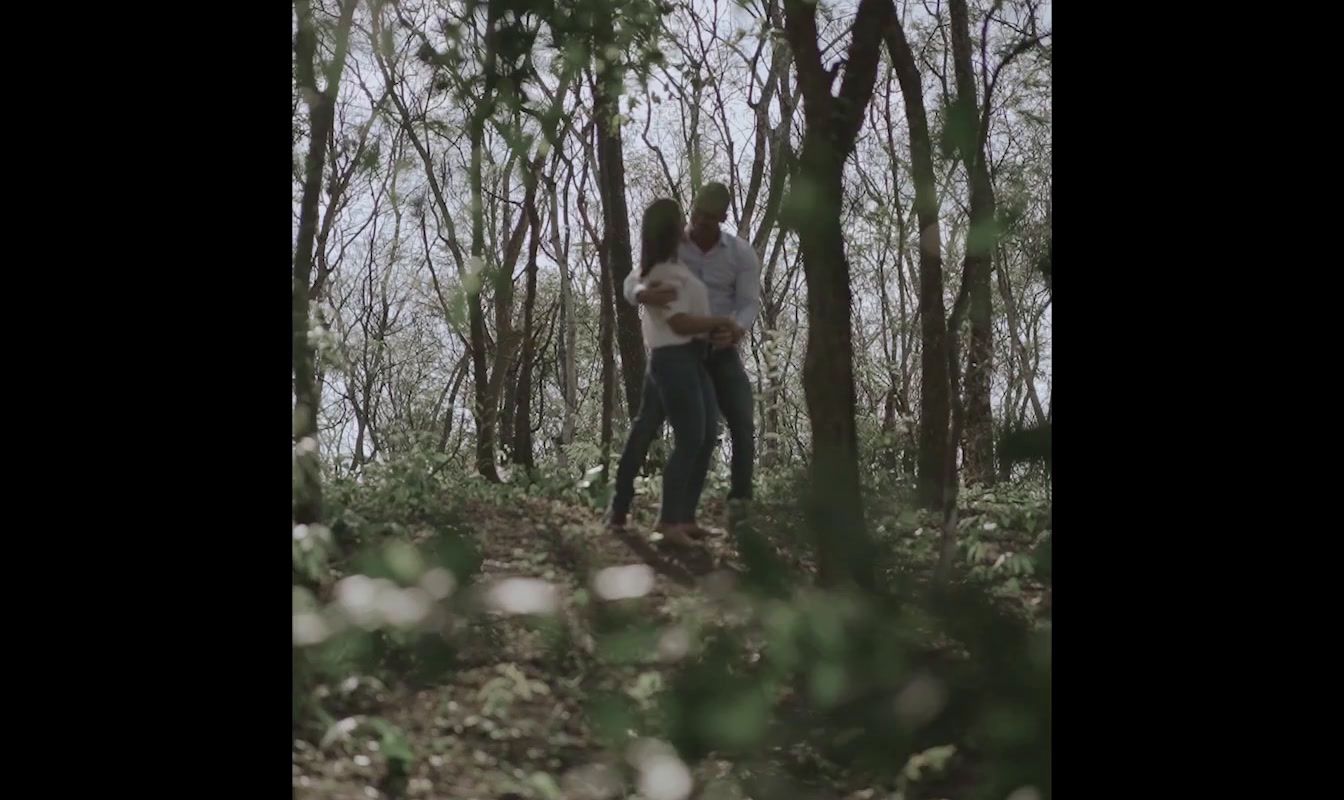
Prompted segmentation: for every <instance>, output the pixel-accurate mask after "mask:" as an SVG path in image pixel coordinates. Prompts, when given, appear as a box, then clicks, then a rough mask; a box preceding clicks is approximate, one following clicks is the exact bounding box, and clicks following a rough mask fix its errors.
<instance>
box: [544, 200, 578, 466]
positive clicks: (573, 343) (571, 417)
mask: <svg viewBox="0 0 1344 800" xmlns="http://www.w3.org/2000/svg"><path fill="white" fill-rule="evenodd" d="M550 190H551V249H552V250H553V251H554V252H555V260H556V262H557V263H558V265H559V267H560V316H561V321H562V323H563V324H562V326H561V332H560V341H561V348H560V349H561V356H560V360H561V362H562V363H561V368H562V370H563V375H564V381H563V383H564V385H563V387H562V388H563V392H564V397H565V417H564V420H563V421H562V422H561V423H560V448H559V450H558V452H557V460H558V461H559V463H560V466H561V467H564V466H566V464H567V456H566V453H565V447H566V446H568V445H569V444H571V443H572V442H573V441H574V423H575V418H576V417H577V416H578V413H579V399H578V398H579V395H578V391H579V389H578V383H579V372H578V364H577V358H578V357H577V355H576V354H575V348H576V347H577V344H578V338H579V322H578V319H577V318H576V317H575V316H574V279H573V274H572V272H571V271H570V268H569V253H568V251H567V249H566V248H565V247H564V244H563V243H562V242H561V240H560V214H559V205H560V204H559V200H558V198H557V197H556V191H555V184H553V183H552V184H551V186H550ZM566 194H568V184H566ZM565 213H566V214H568V213H569V212H568V206H566V212H565Z"/></svg>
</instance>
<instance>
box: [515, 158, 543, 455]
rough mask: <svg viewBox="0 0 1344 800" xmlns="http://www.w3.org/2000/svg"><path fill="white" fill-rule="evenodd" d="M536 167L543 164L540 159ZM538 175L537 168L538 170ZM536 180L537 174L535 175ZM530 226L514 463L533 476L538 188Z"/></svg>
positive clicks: (531, 203) (532, 201) (529, 205)
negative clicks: (534, 330) (533, 317)
mask: <svg viewBox="0 0 1344 800" xmlns="http://www.w3.org/2000/svg"><path fill="white" fill-rule="evenodd" d="M534 166H535V167H538V168H539V167H540V166H541V159H539V158H538V159H537V163H536V164H535V165H534ZM533 174H534V176H535V171H534V173H533ZM532 180H533V181H535V180H536V177H533V178H532ZM526 213H527V220H528V226H529V227H530V228H531V229H532V233H531V236H530V237H529V239H528V246H527V289H526V290H525V292H526V293H525V295H524V297H523V355H522V363H521V364H519V366H518V394H517V398H518V399H517V402H516V403H515V416H514V421H513V424H514V427H513V463H515V464H518V465H520V466H522V467H523V468H524V469H525V470H527V474H528V475H529V476H531V474H532V470H533V469H534V468H535V464H534V463H533V461H532V361H533V360H534V359H535V351H536V342H535V341H534V337H535V333H534V332H533V330H532V314H533V309H534V308H535V307H536V304H537V248H538V247H539V246H540V245H541V218H540V216H539V215H538V214H537V198H536V194H535V191H534V192H529V202H528V203H527V206H526Z"/></svg>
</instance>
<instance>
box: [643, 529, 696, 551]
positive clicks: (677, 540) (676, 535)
mask: <svg viewBox="0 0 1344 800" xmlns="http://www.w3.org/2000/svg"><path fill="white" fill-rule="evenodd" d="M689 528H690V526H689V525H687V524H686V523H677V524H670V525H669V524H662V523H660V524H659V525H658V526H657V527H656V528H654V530H655V531H657V532H659V533H661V534H662V535H663V541H665V542H667V543H668V544H671V545H673V546H675V547H687V548H695V547H697V546H698V545H697V544H696V542H695V540H694V539H692V538H691V536H690V532H689Z"/></svg>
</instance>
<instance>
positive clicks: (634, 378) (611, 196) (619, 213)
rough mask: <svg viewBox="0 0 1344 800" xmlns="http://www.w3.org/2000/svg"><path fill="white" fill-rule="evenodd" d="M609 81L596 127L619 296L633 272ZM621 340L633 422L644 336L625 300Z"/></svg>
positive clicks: (603, 83) (619, 321) (605, 237)
mask: <svg viewBox="0 0 1344 800" xmlns="http://www.w3.org/2000/svg"><path fill="white" fill-rule="evenodd" d="M609 80H610V79H609V78H607V77H603V78H600V79H599V80H598V81H597V84H596V86H595V89H594V91H595V94H596V98H597V102H596V106H597V107H596V109H595V110H594V115H595V116H594V121H595V122H596V126H597V172H598V186H599V191H600V194H601V197H602V230H603V234H602V242H603V250H604V252H605V253H606V259H605V264H604V267H603V268H604V269H605V270H606V271H608V272H609V273H610V275H609V277H608V280H609V281H610V283H611V286H612V287H613V289H614V291H615V292H616V293H617V294H620V292H621V287H622V286H623V285H624V283H625V278H626V276H627V275H629V274H630V270H631V268H632V262H631V253H630V214H629V210H628V208H627V207H626V204H625V157H624V155H623V153H622V145H621V127H620V125H619V123H617V122H616V120H615V119H614V117H615V116H616V115H617V114H618V113H619V104H618V100H619V98H620V95H619V93H618V92H616V91H615V90H614V89H613V88H612V86H611V84H610V83H609ZM616 340H617V341H618V342H619V345H620V351H621V375H622V378H623V381H624V384H625V402H626V408H627V410H628V413H629V416H630V418H631V419H634V417H635V414H636V413H638V411H639V396H640V390H641V389H642V388H643V385H644V337H643V334H641V333H640V328H639V311H638V310H637V309H636V308H635V307H634V306H632V305H630V304H629V303H627V302H624V300H622V301H621V302H618V303H616Z"/></svg>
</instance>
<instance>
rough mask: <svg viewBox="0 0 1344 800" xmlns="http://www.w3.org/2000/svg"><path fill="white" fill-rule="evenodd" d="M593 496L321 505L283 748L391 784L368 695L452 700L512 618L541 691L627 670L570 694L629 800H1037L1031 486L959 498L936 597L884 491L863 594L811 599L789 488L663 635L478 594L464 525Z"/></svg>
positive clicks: (400, 494) (915, 521)
mask: <svg viewBox="0 0 1344 800" xmlns="http://www.w3.org/2000/svg"><path fill="white" fill-rule="evenodd" d="M574 472H575V473H577V470H574ZM596 478H597V479H595V475H594V474H593V472H592V471H591V470H590V471H588V472H586V473H584V474H582V475H578V476H576V475H575V474H562V473H560V472H556V473H555V474H551V475H547V474H545V473H544V472H543V473H542V474H540V475H539V476H538V478H537V479H536V480H534V481H533V482H531V483H529V484H526V485H512V486H510V485H506V486H494V485H489V484H486V483H484V482H483V481H475V480H464V479H462V478H461V477H460V475H459V474H456V473H450V472H445V471H442V470H436V469H435V464H434V463H433V460H432V458H428V457H424V456H417V455H414V454H411V455H408V456H406V457H404V458H401V459H399V460H398V461H394V462H392V463H388V464H379V465H376V466H375V467H372V468H370V469H369V470H368V471H366V473H365V474H363V475H362V476H361V477H360V478H359V479H358V480H351V479H344V480H334V481H332V482H330V484H329V486H330V491H329V498H330V507H329V509H328V512H329V515H328V519H330V520H332V523H331V528H330V530H327V529H325V528H320V527H317V526H314V527H312V528H304V529H296V530H295V539H294V548H293V553H294V571H295V575H296V583H295V587H294V606H293V621H294V643H295V644H294V656H295V658H294V664H295V669H294V734H295V737H296V739H299V740H306V741H309V742H312V743H319V742H323V741H326V742H327V743H328V744H330V743H331V741H333V739H339V738H340V737H342V736H348V735H352V734H353V733H354V732H356V731H357V730H364V731H366V732H367V733H368V734H369V735H370V736H376V737H378V739H379V740H380V741H381V742H382V748H381V749H382V752H383V753H384V755H385V757H386V758H387V759H388V764H389V767H388V769H389V772H390V773H396V772H398V771H400V772H401V773H403V774H404V773H405V770H406V769H407V768H408V766H409V765H410V764H411V763H412V762H413V760H414V758H415V756H416V754H415V753H413V752H412V747H411V745H410V744H409V743H408V741H407V739H406V737H405V736H404V735H403V734H402V733H401V732H400V731H398V730H396V729H395V728H394V727H393V726H391V725H390V724H388V723H387V722H386V721H385V720H381V719H380V718H378V717H376V716H371V714H372V712H373V711H375V710H376V709H377V707H378V702H379V698H380V696H384V695H385V693H386V688H387V687H388V686H395V685H401V686H408V685H409V686H417V685H418V686H432V685H436V684H438V685H441V684H446V683H450V682H452V681H453V680H454V675H455V672H456V670H458V669H459V668H460V666H461V665H460V663H459V662H458V656H459V654H460V649H461V644H462V641H463V638H464V637H465V636H468V635H469V634H470V632H471V631H472V630H474V629H476V628H479V627H480V624H481V623H482V621H485V622H486V623H487V625H486V627H487V628H488V621H489V620H490V619H492V618H498V617H501V616H506V617H507V616H514V617H521V618H523V619H525V620H527V621H528V624H530V625H532V626H533V627H535V628H536V629H537V630H538V631H539V632H540V633H541V634H542V635H543V636H544V641H545V642H547V646H548V647H549V649H550V660H549V661H548V663H550V664H552V665H557V666H556V667H555V669H559V668H560V667H559V666H558V665H561V664H567V665H570V666H572V667H575V668H577V669H579V670H586V669H598V668H599V667H600V666H601V665H618V666H619V667H621V668H630V669H634V670H637V671H640V670H642V672H639V673H638V676H637V678H636V679H634V680H632V681H631V682H630V684H629V685H628V686H627V687H626V688H625V689H624V690H623V691H597V690H594V691H592V692H591V693H589V694H588V695H587V696H586V697H585V703H584V707H585V710H586V717H587V718H586V720H585V724H586V725H587V726H589V727H590V728H591V730H592V731H593V733H594V735H595V736H596V738H597V739H598V740H599V741H601V742H602V743H603V744H604V745H605V746H606V747H608V748H610V750H611V752H613V753H620V752H624V753H625V754H626V760H627V761H628V762H630V764H632V765H633V766H632V767H631V769H632V770H633V771H632V772H631V776H632V777H631V780H633V781H635V782H636V783H638V781H639V780H644V779H650V778H648V775H649V774H653V773H650V770H655V771H657V770H662V771H661V772H657V775H660V776H661V778H660V780H662V781H663V782H664V784H666V786H671V787H672V788H673V789H675V788H676V787H677V786H680V785H681V784H680V783H678V781H681V780H682V777H681V776H682V772H678V771H676V770H677V769H681V770H683V771H685V765H686V764H690V765H694V764H697V763H708V762H711V761H714V760H718V759H723V760H728V761H731V762H733V763H735V764H737V765H739V766H740V767H741V768H742V769H741V774H742V775H744V776H746V777H744V778H743V780H744V781H745V783H744V785H742V787H741V790H742V791H744V792H747V793H748V794H749V796H752V797H778V798H789V797H802V796H805V794H804V793H805V792H806V791H810V790H807V789H806V788H805V787H809V786H815V785H817V784H824V783H830V782H834V781H837V780H839V779H840V778H842V777H843V776H845V775H850V776H853V775H861V776H863V779H864V780H866V781H868V782H869V783H868V785H873V786H884V787H887V789H888V790H889V791H890V792H891V794H890V795H889V796H890V797H901V798H914V797H924V796H927V797H938V796H947V797H956V798H996V800H999V799H1001V798H1005V797H1009V796H1010V795H1011V796H1013V797H1014V798H1029V797H1039V798H1049V797H1050V796H1051V782H1050V772H1051V770H1050V735H1051V724H1050V722H1051V705H1050V678H1051V634H1050V624H1049V619H1048V597H1049V576H1050V572H1049V567H1050V565H1049V543H1050V529H1049V525H1050V513H1049V505H1048V501H1047V500H1046V499H1045V493H1044V491H1043V490H1042V488H1041V487H1036V486H1032V485H1030V484H1011V485H1000V486H998V487H996V488H995V489H994V490H993V491H988V492H987V491H979V490H971V491H968V492H967V493H966V495H965V498H964V506H965V508H964V509H963V511H962V515H961V531H960V541H959V545H960V549H961V553H962V555H963V561H962V565H961V566H962V569H961V572H960V575H959V577H958V580H957V581H956V582H955V583H954V584H953V585H952V586H951V587H949V588H947V589H946V590H944V591H940V592H933V591H931V589H930V587H929V585H928V582H927V575H928V572H929V567H930V566H931V564H932V562H933V559H934V549H935V541H936V538H937V525H938V520H937V519H935V518H933V517H931V516H929V515H927V514H924V513H922V512H916V511H911V510H909V509H912V508H914V505H913V503H910V502H908V501H907V494H906V492H908V487H905V486H902V485H899V484H896V483H891V484H887V485H870V486H869V487H867V488H868V497H869V498H870V500H871V510H870V520H869V524H870V527H871V532H870V533H871V536H872V537H873V539H874V541H875V543H876V544H877V548H876V550H877V551H878V552H880V553H882V564H881V565H880V574H881V575H883V576H884V579H883V581H882V587H881V589H880V590H879V591H875V592H873V591H860V590H858V589H855V588H852V587H842V588H837V589H830V590H823V589H821V588H819V587H817V586H816V585H814V582H813V580H812V577H811V569H810V561H811V556H810V543H811V542H812V541H813V540H814V539H815V534H814V533H813V532H810V531H807V530H805V529H803V528H802V525H803V523H802V519H803V515H802V514H800V513H798V511H797V509H796V505H795V500H794V498H797V497H800V496H802V495H801V492H799V491H798V482H799V481H800V480H801V479H800V477H799V476H798V475H796V474H789V473H774V474H767V475H764V476H762V478H761V481H760V485H761V492H760V497H759V500H758V504H757V505H758V508H757V510H756V512H755V513H754V514H753V515H752V517H751V520H750V522H749V524H744V525H741V526H739V527H738V528H737V529H736V531H735V543H736V545H737V552H738V554H739V559H740V562H739V564H737V565H736V566H737V569H736V570H735V571H733V572H732V573H731V574H730V575H723V574H718V575H713V576H709V577H708V578H707V579H706V580H705V582H704V584H703V586H702V590H701V591H699V592H696V593H693V594H692V595H690V597H693V598H695V599H694V600H693V601H691V600H688V601H687V602H686V603H685V604H684V605H685V607H684V608H682V609H681V610H680V613H679V616H677V617H676V618H675V619H674V620H673V621H671V622H668V621H666V620H660V618H659V617H658V615H657V614H656V613H653V609H652V608H651V607H650V603H651V601H650V600H649V599H648V598H645V597H642V596H640V595H641V593H642V592H643V591H647V589H646V588H645V589H640V588H636V589H634V590H632V591H631V592H629V593H628V594H627V595H622V597H623V599H610V598H602V597H600V596H596V595H590V594H589V593H588V592H587V591H586V590H580V591H579V592H576V593H575V596H574V597H573V598H571V599H569V600H566V601H565V602H563V603H562V602H560V601H559V600H557V599H556V595H555V594H554V592H553V590H552V589H551V588H549V582H548V581H546V580H544V579H513V580H511V581H505V582H503V583H502V584H495V585H489V584H488V583H486V582H482V581H480V580H479V578H480V577H481V566H482V563H481V555H480V554H481V551H482V549H483V547H484V546H485V545H486V544H487V543H486V542H482V541H479V540H478V539H477V528H478V526H477V524H476V522H477V520H473V519H471V518H470V514H469V513H468V512H467V511H466V509H467V508H468V507H469V506H470V507H473V508H478V509H479V508H482V507H486V508H488V507H489V505H490V504H492V503H493V504H498V505H500V506H508V505H511V504H516V503H517V502H518V498H519V497H521V496H533V497H547V498H551V499H555V500H559V501H561V502H564V503H566V504H569V505H585V504H591V505H593V506H600V502H601V497H600V496H598V495H595V494H594V491H595V489H594V486H595V485H597V486H599V487H600V486H601V485H602V482H601V481H600V476H596ZM652 483H653V484H656V482H652ZM641 487H642V490H643V491H656V486H652V485H650V482H642V483H641ZM599 494H600V492H599ZM707 494H708V493H707ZM538 522H539V523H544V521H543V520H538ZM544 546H545V545H544V544H543V543H542V542H540V541H539V542H538V543H537V547H538V549H541V548H543V547H544ZM582 546H583V545H582V542H581V541H580V542H579V547H582ZM580 558H581V556H580ZM635 560H636V559H635V558H634V557H633V554H632V555H631V558H630V561H631V562H634V561H635ZM577 566H578V568H579V569H582V568H583V565H582V564H579V565H577ZM637 569H644V568H643V567H638V568H637ZM631 575H633V577H634V579H636V582H639V579H640V575H639V574H636V573H631ZM589 577H591V576H589ZM616 577H620V576H616ZM622 580H625V579H624V578H622ZM1042 598H1044V600H1042ZM1042 612H1044V613H1042ZM566 615H577V616H578V622H577V623H573V622H571V621H567V619H565V617H566ZM585 637H591V640H592V646H591V647H590V648H585V647H583V646H581V644H580V642H579V639H581V638H585ZM575 665H576V666H575ZM655 668H656V669H655ZM515 671H516V670H515ZM333 687H335V688H333ZM520 687H521V688H520ZM530 687H533V684H532V683H529V681H528V679H527V678H526V677H525V676H522V673H518V674H512V673H510V672H508V671H507V670H506V671H505V672H502V673H501V674H500V676H499V677H498V678H497V679H495V680H493V681H491V683H490V685H489V686H487V687H483V688H482V692H485V691H486V689H489V692H488V694H489V697H488V698H487V699H488V700H489V703H488V704H487V705H489V706H490V708H494V709H500V708H505V709H506V708H507V707H508V706H509V705H510V703H511V702H512V701H513V700H514V699H515V698H517V697H524V696H529V693H530V692H533V691H537V690H538V689H536V688H530ZM540 689H545V685H544V684H542V685H541V686H540ZM525 699H526V697H525ZM650 743H653V744H650ZM655 745H656V746H655ZM632 748H634V749H633V750H632ZM632 752H634V753H636V754H637V755H638V758H635V759H634V760H632V757H631V756H630V753H632ZM781 754H792V757H790V758H789V759H787V760H788V762H789V764H790V765H791V766H790V767H789V769H787V770H785V771H783V772H781V771H780V770H778V769H772V768H767V765H770V764H774V763H777V762H779V760H780V758H781ZM660 759H662V760H660ZM668 759H672V761H668ZM673 762H675V764H676V765H681V766H680V767H676V769H674V768H673ZM650 765H653V766H650ZM687 774H689V773H687ZM641 776H642V777H641ZM650 780H651V779H650ZM686 780H689V778H686ZM548 782H549V783H548ZM669 782H670V783H669ZM533 784H534V785H532V788H531V789H528V790H527V792H528V796H536V797H545V796H548V795H549V793H550V790H549V788H547V787H550V786H552V785H553V784H554V780H553V779H552V778H550V777H548V776H543V777H542V778H538V779H537V781H534V782H533ZM687 785H689V784H687ZM666 786H665V787H664V788H666ZM538 787H540V788H538ZM921 787H923V788H922V789H921ZM925 792H933V794H925ZM1024 792H1025V793H1024ZM557 796H558V795H557ZM646 796H663V795H658V793H657V791H654V792H653V794H652V795H646ZM665 796H669V797H672V796H676V792H673V793H671V794H668V795H665Z"/></svg>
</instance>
